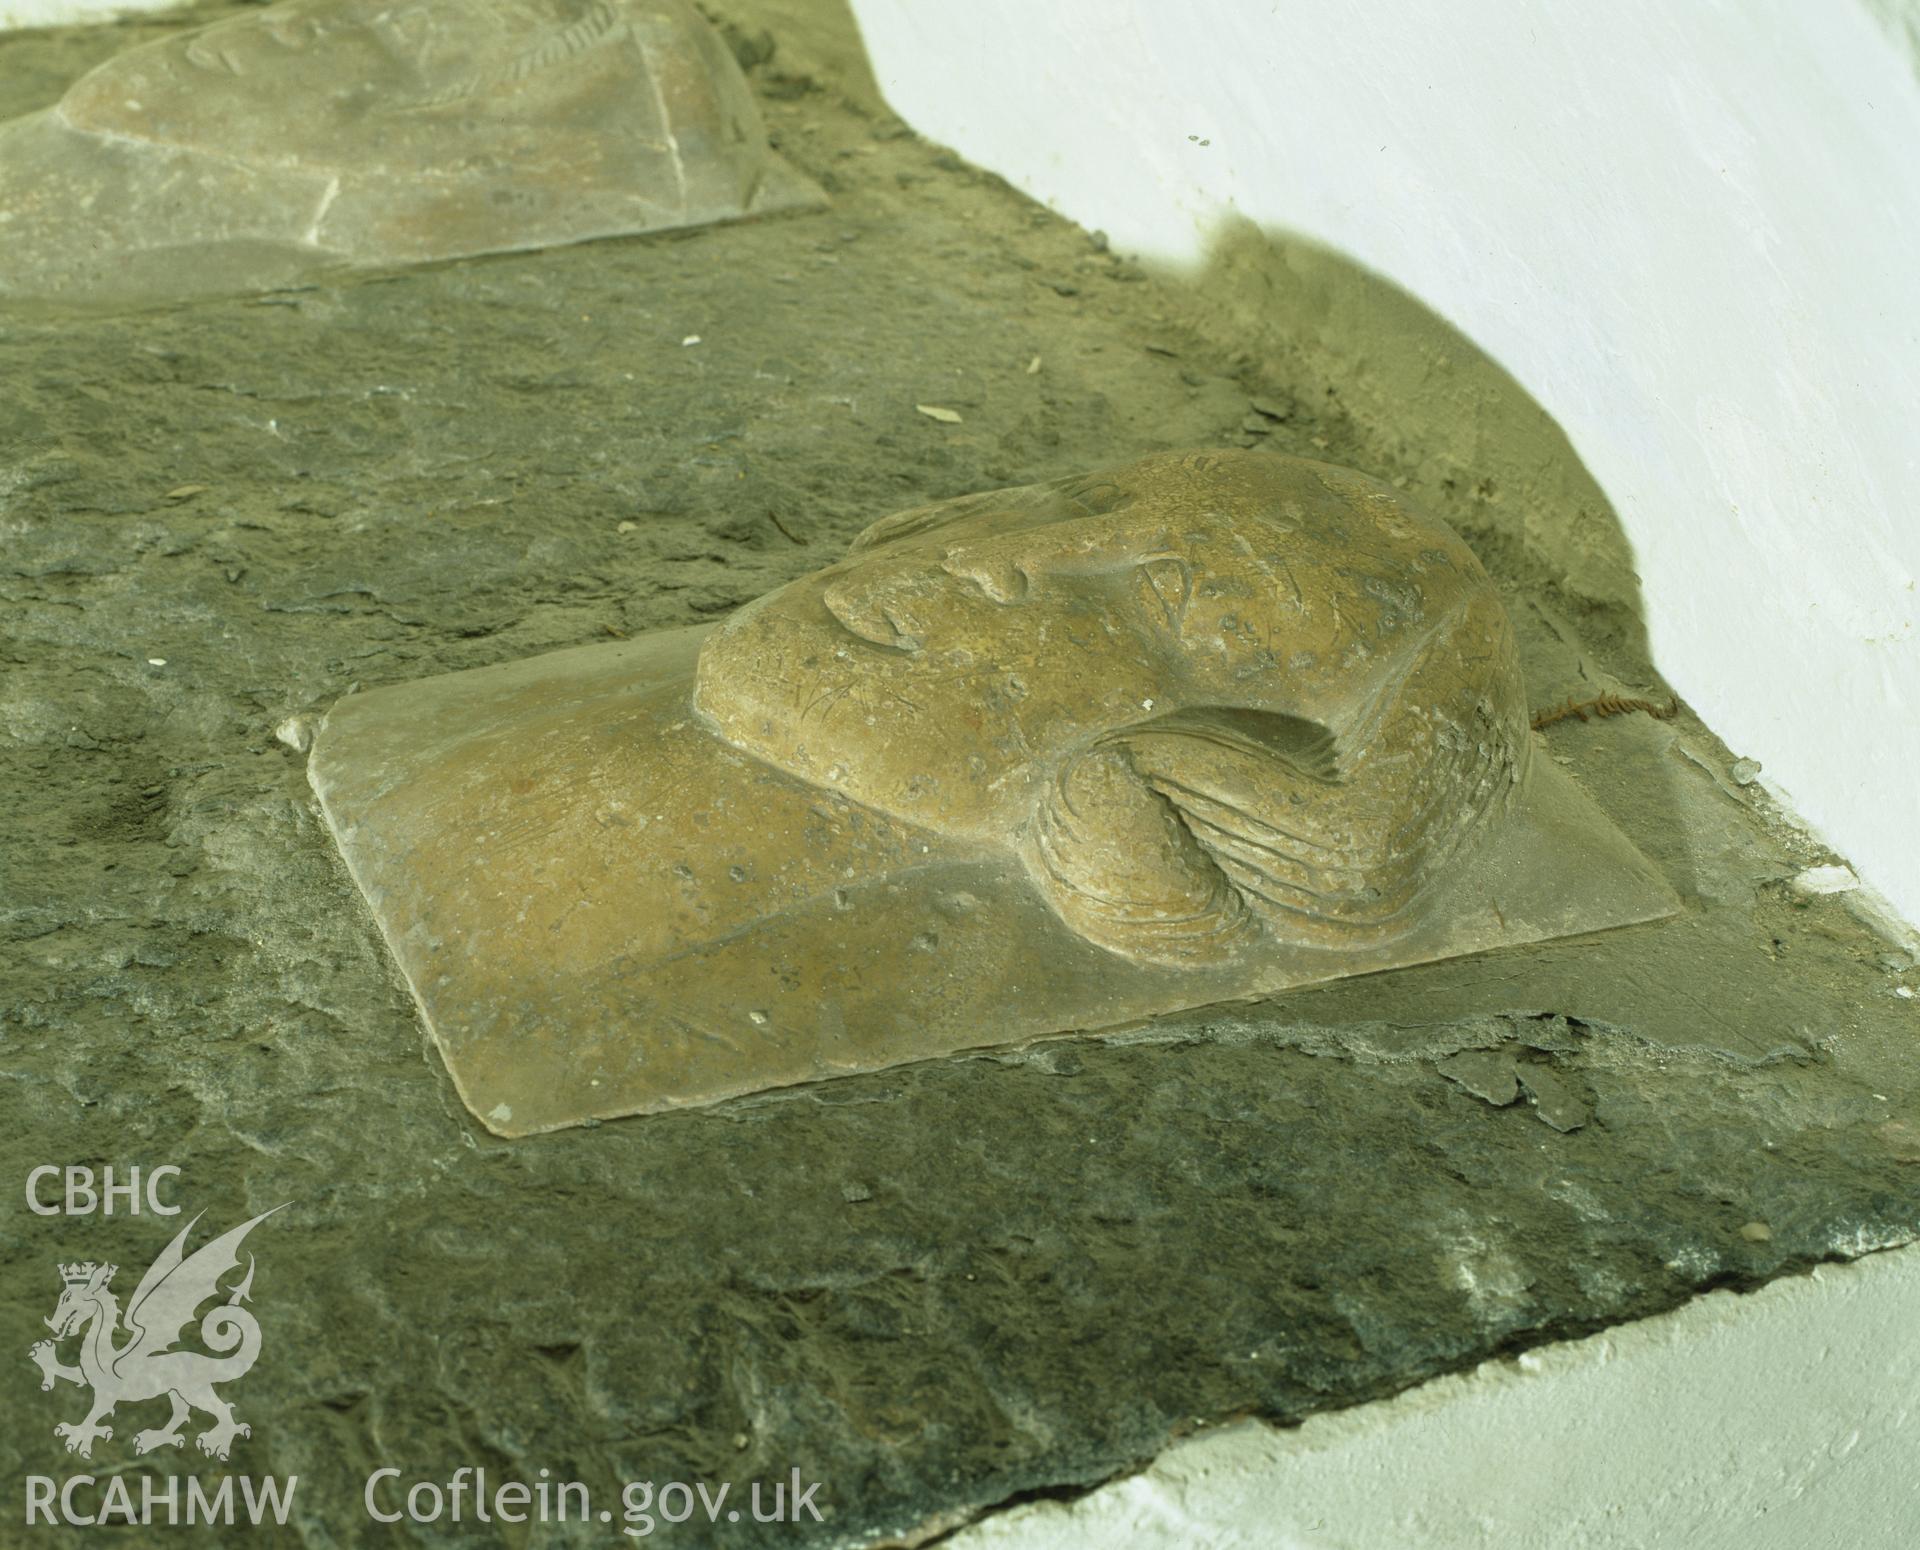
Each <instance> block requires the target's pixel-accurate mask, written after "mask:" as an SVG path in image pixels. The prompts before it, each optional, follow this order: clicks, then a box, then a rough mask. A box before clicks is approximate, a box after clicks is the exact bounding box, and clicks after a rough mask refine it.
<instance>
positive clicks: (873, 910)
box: [309, 451, 1677, 1136]
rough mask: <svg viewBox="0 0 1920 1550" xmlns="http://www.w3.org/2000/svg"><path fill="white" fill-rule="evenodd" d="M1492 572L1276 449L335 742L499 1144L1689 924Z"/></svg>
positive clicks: (446, 681)
mask: <svg viewBox="0 0 1920 1550" xmlns="http://www.w3.org/2000/svg"><path fill="white" fill-rule="evenodd" d="M1533 736H1534V734H1533V733H1531V732H1530V731H1529V729H1528V712H1527V705H1526V700H1525V697H1524V694H1523V690H1522V684H1521V674H1520V664H1519V661H1518V658H1517V656H1516V654H1515V648H1514V642H1513V636H1512V632H1511V629H1510V626H1509V624H1508V621H1507V618H1506V615H1505V613H1504V611H1503V609H1502V607H1501V604H1500V601H1499V598H1498V597H1497V595H1496V594H1495V591H1494V588H1493V585H1492V583H1491V582H1490V581H1489V580H1488V578H1487V576H1486V573H1485V572H1484V571H1483V570H1482V569H1481V568H1480V565H1479V564H1478V562H1477V561H1476V560H1475V559H1474V557H1473V555H1472V554H1471V553H1470V552H1469V551H1468V549H1467V548H1466V546H1465V545H1464V544H1463V543H1461V541H1460V540H1459V538H1458V537H1456V536H1455V535H1454V534H1453V533H1452V531H1451V530H1449V529H1448V528H1447V527H1446V526H1445V525H1444V524H1442V523H1441V522H1439V521H1437V520H1435V519H1433V518H1431V517H1429V516H1426V515H1424V514H1422V513H1421V512H1419V511H1418V510H1416V509H1415V508H1413V507H1412V506H1410V505H1409V504H1408V503H1407V502H1406V501H1405V500H1404V499H1402V498H1401V497H1400V496H1399V495H1398V494H1397V493H1396V492H1395V491H1393V490H1392V489H1390V488H1388V487H1386V486H1384V485H1381V484H1378V483H1376V482H1375V481H1373V480H1371V479H1368V478H1366V477H1364V476H1362V475H1359V474H1356V473H1352V472H1349V471H1347V470H1343V469H1339V468H1335V467H1332V466H1329V465H1326V464H1322V463H1315V462H1309V461H1304V460H1299V459H1292V458H1283V457H1277V456H1274V455H1272V454H1269V453H1263V452H1234V451H1217V452H1195V453H1183V454H1166V455H1161V456H1154V457H1148V458H1145V459H1142V460H1140V461H1138V462H1135V463H1131V464H1128V465H1126V466H1123V467H1118V468H1112V469H1107V470H1104V471H1101V472H1098V473H1093V474H1088V475H1086V476H1084V477H1078V478H1072V479H1066V480H1061V481H1057V482H1054V483H1050V484H1040V485H1030V486H1026V487H1023V488H1018V489H1008V490H999V491H995V492H992V493H990V494H985V495H973V496H967V497H964V498H962V499H958V500H950V501H945V502H942V503H940V504H937V505H933V506H926V507H921V508H918V509H916V510H912V511H905V512H901V513H898V514H896V515H894V516H890V517H887V518H885V519H883V520H882V521H880V522H877V523H875V524H874V525H873V526H872V527H870V528H868V529H867V530H866V532H864V533H863V534H862V535H861V536H860V537H859V538H858V539H857V540H856V541H855V543H854V544H853V546H852V549H851V552H850V553H849V554H848V555H847V557H846V558H845V559H843V560H841V561H839V562H838V563H837V564H834V565H831V566H829V567H827V568H826V569H824V570H821V571H818V572H816V573H814V574H812V575H809V576H805V577H802V578H801V579H799V580H797V581H794V582H792V583H790V584H789V585H787V586H785V587H782V588H780V589H779V590H778V591H775V592H773V593H770V594H769V595H767V596H765V597H762V598H760V599H759V600H758V601H756V602H754V603H751V604H748V605H747V606H746V607H744V608H742V609H740V610H739V611H738V612H737V613H735V614H734V615H733V616H732V617H730V618H729V619H727V620H726V621H725V622H724V623H721V624H719V625H717V626H701V627H696V628H691V629H679V630H668V631H662V632H660V633H658V634H654V635H648V636H644V637H641V638H638V639H635V640H632V641H625V642H620V643H616V644H610V645H601V646H590V647H585V648H581V649H578V650H572V651H561V652H556V653H553V654H551V655H547V656H541V657H537V658H534V659H532V660H528V661H522V662H515V663H509V664H505V665H502V666H497V667H490V668H482V669H479V670H477V671H471V672H463V673H454V674H450V675H448V676H445V677H440V678H433V679H428V680H425V681H422V682H418V683H412V684H402V685H397V686H393V687H389V688H381V689H376V690H373V691H371V692H368V693H364V694H355V695H351V696H349V697H348V698H346V699H345V700H343V701H341V702H340V703H339V704H338V705H337V706H335V707H334V709H333V710H332V711H331V712H330V713H329V715H328V716H327V718H326V720H325V722H324V723H323V725H322V727H321V729H320V731H319V733H318V735H317V737H316V739H315V743H314V746H313V752H312V757H311V761H310V764H309V770H310V776H311V779H312V782H313V786H314V789H315V790H316V791H317V793H318V794H319V797H320V801H321V804H322V807H323V809H324V811H325V814H326V817H327V821H328V823H329V824H330V826H331V828H332V831H333V834H334V837H335V839H336V840H337V841H338V843H339V846H340V849H341V852H342V854H343V855H344V856H345V858H346V861H347V864H348V867H349V868H350V870H351V872H352V874H353V877H354V879H355V880H356V882H357V883H358V884H359V886H360V888H361V889H362V891H363V892H364V893H365V895H366V897H367V899H368V901H369V902H370V904H371V905H372V907H373V912H374V915H375V917H376V919H377V920H378V922H379V925H380V929H381V931H382V933H383V934H384V935H385V938H386V940H387V943H388V944H389V946H390V947H391V948H392V950H393V953H394V956H395V957H396V959H397V960H398V962H399V964H400V967H401V969H402V971H403V972H404V973H405V975H406V978H407V981H408V983H409V984H410V985H411V986H412V989H413V993H414V995H415V997H416V999H417V1000H418V1002H419V1005H420V1008H421V1011H422V1014H423V1016H424V1017H425V1020H426V1023H427V1026H428V1028H429V1029H430V1031H431V1033H432V1036H433V1038H434V1040H435V1041H436V1043H437V1044H438V1046H439V1048H440V1050H441V1051H442V1053H443V1054H444V1056H445V1059H446V1063H447V1067H448V1069H449V1071H450V1072H451V1074H452V1076H453V1079H454V1081H455V1083H456V1085H457V1086H458V1088H459V1090H460V1093H461V1096H462V1097H463V1098H464V1099H465V1101H466V1103H467V1104H468V1105H469V1107H470V1108H471V1109H472V1110H473V1111H474V1113H475V1114H476V1115H478V1116H479V1117H480V1118H481V1119H482V1120H483V1121H484V1122H485V1123H486V1124H487V1125H488V1126H489V1127H490V1128H491V1129H493V1130H494V1131H496V1132H498V1133H500V1134H502V1135H510V1136H512V1135H526V1134H529V1133H533V1132H537V1131H544V1130H551V1129H555V1128H558V1127H561V1126H566V1125H573V1124H579V1123H582V1122H585V1121H589V1120H595V1119H606V1118H612V1117H614V1116H618V1115H627V1114H641V1113H649V1112H656V1111H660V1110H665V1109H674V1108H681V1107H685V1106H689V1105H697V1104H704V1103H711V1102H713V1101H715V1100H718V1099H722V1098H727V1097H732V1096H736V1095H739V1094H744V1093H752V1092H756V1091H760V1090H764V1089H768V1088H773V1087H780V1086H785V1085H789V1084H793V1083H801V1082H809V1081H815V1080H818V1079H821V1078H826V1077H832V1076H836V1075H840V1074H844V1073H850V1072H859V1071H872V1070H876V1069H879V1068H882V1067H886V1066H890V1065H894V1064H897V1063H899V1062H903V1061H912V1060H921V1059H926V1058H928V1057H933V1056H940V1055H945V1054H949V1053H952V1052H954V1051H957V1050H961V1049H967V1048H977V1047H982V1046H990V1045H1003V1044H1012V1043H1018V1042H1022V1041H1027V1040H1032V1039H1036V1038H1040V1037H1044V1036H1048V1035H1054V1034H1060V1033H1066V1032H1074V1031H1083V1030H1098V1029H1107V1028H1113V1027H1116V1026H1119V1025H1123V1024H1128V1023H1136V1022H1140V1021H1143V1020H1146V1019H1150V1018H1152V1017H1154V1016H1156V1015H1158V1014H1163V1013H1167V1012H1172V1011H1175V1010H1179V1009H1183V1008H1188V1007H1194V1006H1201V1005H1207V1004H1211V1003H1216V1002H1222V1001H1230V1000H1239V999H1247V998H1252V997H1258V996H1262V995H1267V994H1270V993H1273V992H1277V991H1281V990H1285V989H1287V988H1289V987H1293V986H1299V985H1306V984H1311V983H1315V982H1319V981H1326V980H1332V979H1338V978H1341V977H1344V976H1347V975H1354V974H1366V973H1373V972H1376V971H1378V970H1383V969H1392V968H1397V967H1401V966H1404V965H1408V964H1416V963H1422V962H1427V961H1431V960H1434V959H1441V958H1448V957H1453V956H1455V955H1459V954H1465V953H1476V952H1482V951H1486V950H1488V949H1492V948H1498V947H1508V946H1514V945H1517V944H1523V943H1529V942H1538V941H1542V940H1545V939H1548V938H1554V937H1563V936H1568V935H1572V934H1578V933H1586V932H1592V931H1598V930H1602V929H1605V928H1609V927H1615V926H1621V925H1626V924H1630V923H1634V922H1639V921H1647V920H1653V919H1657V918H1660V917H1662V916H1665V915H1668V914H1671V913H1673V911H1674V910H1675V909H1676V908H1677V903H1676V900H1675V899H1674V896H1673V895H1672V893H1671V892H1670V891H1669V890H1668V888H1667V887H1666V885H1665V883H1664V882H1663V881H1662V880H1661V879H1660V878H1659V876H1658V875H1657V874H1656V873H1655V871H1654V870H1653V868H1652V867H1651V866H1650V865H1649V864H1648V863H1647V862H1646V861H1645V860H1644V859H1643V858H1642V857H1641V856H1640V855H1639V854H1638V852H1636V851H1635V850H1634V848H1633V847H1632V845H1631V844H1630V843H1629V842H1628V841H1627V840H1626V838H1625V837H1624V836H1622V835H1621V834H1620V833H1619V832H1618V831H1617V830H1616V829H1614V828H1613V826H1612V825H1611V824H1610V823H1609V822H1608V821H1607V820H1606V819H1605V818H1604V817H1603V816H1602V815H1601V813H1600V812H1599V811H1598V809H1597V808H1595V807H1594V806H1593V804H1592V803H1591V802H1590V800H1589V799H1588V798H1587V797H1586V796H1585V795H1584V794H1583V793H1582V792H1581V791H1580V790H1579V789H1578V788H1577V787H1576V786H1575V785H1574V784H1573V782H1572V781H1571V780H1570V779H1569V778H1568V777H1567V776H1566V775H1564V774H1562V773H1561V772H1560V771H1559V770H1558V769H1556V768H1555V767H1554V766H1553V764H1552V763H1551V761H1549V760H1547V759H1545V758H1540V757H1536V756H1535V752H1534V747H1533Z"/></svg>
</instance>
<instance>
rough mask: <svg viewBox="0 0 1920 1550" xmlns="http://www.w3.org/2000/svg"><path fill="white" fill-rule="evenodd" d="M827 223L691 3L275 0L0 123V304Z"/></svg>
mask: <svg viewBox="0 0 1920 1550" xmlns="http://www.w3.org/2000/svg"><path fill="white" fill-rule="evenodd" d="M822 203H824V197H823V196H822V195H821V193H820V191H819V190H818V189H817V188H816V187H814V185H813V184H811V183H809V182H808V181H807V180H806V179H805V178H803V177H801V176H800V175H799V174H798V173H796V172H794V171H793V170H792V169H791V168H789V167H788V166H786V164H785V163H783V162H782V161H781V160H780V159H779V158H778V157H777V156H776V155H775V154H774V153H773V152H772V151H771V150H770V149H769V147H768V144H767V136H766V131H765V128H764V127H763V125H762V123H761V119H760V114H759V109H758V107H757V105H756V104H755V102H754V100H753V96H752V93H751V91H750V90H749V88H748V86H747V82H746V80H745V78H744V77H743V76H742V74H741V72H740V68H739V66H738V64H737V63H736V62H735V60H734V58H733V55H732V54H731V53H730V52H729V51H728V49H727V46H726V44H725V43H724V42H723V41H722V40H721V38H720V37H719V35H718V34H717V33H715V32H714V30H713V28H712V27H710V26H709V25H708V24H707V23H706V21H705V20H703V19H702V18H701V16H700V15H699V13H698V12H696V11H695V10H694V9H693V8H692V6H691V5H689V4H687V3H686V0H406V3H404V4H395V3H393V0H284V3H282V4H279V5H273V6H269V7H267V8H266V9H264V10H260V11H257V12H251V13H248V14H245V15H241V16H236V17H231V18H228V19H226V20H224V21H220V22H216V23H213V24H211V25H209V26H205V27H200V28H195V29H192V30H188V31H184V32H181V33H179V34H176V35H174V36H171V37H167V38H163V39H161V40H159V41H157V42H153V43H148V44H145V45H142V46H141V47H138V48H133V49H129V50H128V51H127V52H125V53H123V54H119V55H116V56H115V57H113V58H111V59H109V60H107V61H106V62H105V63H104V64H102V65H100V66H99V67H98V68H96V69H95V70H93V71H92V72H91V73H89V74H88V75H86V76H84V77H82V78H81V79H80V80H79V81H76V82H75V83H74V85H73V86H72V87H71V88H70V89H69V90H68V92H67V94H66V95H65V96H64V97H63V98H61V100H60V101H59V102H58V103H57V104H55V105H54V106H53V107H51V108H48V109H46V110H44V111H42V112H39V113H31V114H28V115H26V116H25V117H22V118H16V119H13V120H11V121H9V122H7V123H4V124H0V297H10V296H26V297H36V298H54V299H59V300H65V301H76V302H83V303H84V302H92V301H99V300H114V301H118V300H127V299H133V300H148V299H156V300H157V299H169V298H177V297H184V296H199V295H206V294H217V293H221V292H231V291H247V290H258V289H265V288H270V287H272V286H275V285H282V284H287V283H291V282H293V281H297V280H301V279H303V278H308V277H311V276H314V275H316V274H321V273H325V272H328V271H331V270H351V269H356V268H386V267H392V266H397V265H404V264H411V263H421V262H425V261H429V260H434V259H448V258H460V257H467V256H470V255H474V254H480V253H497V252H508V251H516V250H522V249H528V248H543V247H551V246H556V245H559V244H563V243H570V242H582V241H586V240H588V239H590V238H597V237H612V236H623V235H629V234H634V233H641V232H649V231H659V230H663V229H666V228H672V227H682V226H697V225H703V224H706V223H708V222H713V221H727V220H737V219H740V218H743V217H746V216H751V215H760V214H765V213H768V212H770V211H776V210H784V209H793V208H798V207H803V206H809V205H819V204H822Z"/></svg>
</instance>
